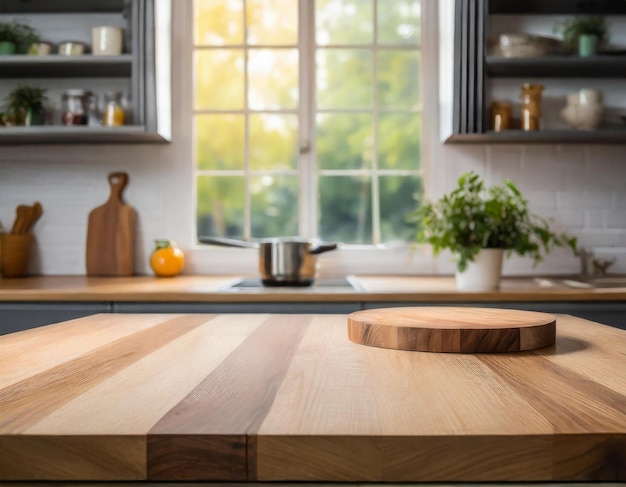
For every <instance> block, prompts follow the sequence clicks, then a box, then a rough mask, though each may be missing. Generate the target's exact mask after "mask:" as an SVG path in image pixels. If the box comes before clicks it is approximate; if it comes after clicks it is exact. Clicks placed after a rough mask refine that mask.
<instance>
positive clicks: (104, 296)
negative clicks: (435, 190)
mask: <svg viewBox="0 0 626 487" xmlns="http://www.w3.org/2000/svg"><path fill="white" fill-rule="evenodd" d="M240 279H241V277H240V276H179V277H175V278H157V277H148V276H137V277H123V278H111V277H107V278H94V277H91V278H89V277H80V276H67V277H62V276H61V277H59V276H50V277H29V278H22V279H0V302H3V301H4V302H8V301H12V302H16V301H19V302H31V301H39V302H42V301H52V302H54V301H72V302H75V301H83V302H84V301H91V302H97V301H107V302H159V301H161V302H219V303H233V302H267V303H271V302H355V301H359V302H374V301H376V302H410V301H418V300H419V301H425V302H459V301H467V302H487V301H490V302H494V301H496V302H503V301H508V302H512V301H626V288H613V289H575V288H569V287H566V286H560V287H559V286H555V287H542V286H540V285H539V284H537V283H536V282H535V280H534V279H532V278H505V279H503V281H502V286H501V289H500V290H498V291H488V292H462V291H458V290H457V289H456V285H455V282H454V278H453V277H448V276H356V280H357V282H358V283H359V284H360V287H361V288H362V290H358V291H357V290H343V289H332V288H322V287H320V288H318V287H312V288H263V289H257V290H255V289H238V290H227V288H228V287H229V285H230V284H232V283H235V282H237V281H238V280H240Z"/></svg>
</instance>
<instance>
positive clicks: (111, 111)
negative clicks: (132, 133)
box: [102, 92, 124, 127]
mask: <svg viewBox="0 0 626 487" xmlns="http://www.w3.org/2000/svg"><path fill="white" fill-rule="evenodd" d="M102 125H105V126H107V127H119V126H120V125H124V109H123V108H122V94H121V93H118V92H110V93H105V94H104V112H103V114H102Z"/></svg>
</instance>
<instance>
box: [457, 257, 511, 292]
mask: <svg viewBox="0 0 626 487" xmlns="http://www.w3.org/2000/svg"><path fill="white" fill-rule="evenodd" d="M503 254H504V250H502V249H482V250H481V251H480V252H479V253H478V255H477V256H476V257H475V258H474V260H473V261H470V262H468V263H467V269H465V271H463V272H459V271H456V287H457V289H458V290H459V291H493V290H495V289H498V288H499V287H500V275H501V274H502V258H503Z"/></svg>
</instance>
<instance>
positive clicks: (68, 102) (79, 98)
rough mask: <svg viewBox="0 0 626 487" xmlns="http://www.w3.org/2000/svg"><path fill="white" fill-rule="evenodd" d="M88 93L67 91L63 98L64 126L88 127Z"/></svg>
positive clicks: (62, 119)
mask: <svg viewBox="0 0 626 487" xmlns="http://www.w3.org/2000/svg"><path fill="white" fill-rule="evenodd" d="M86 105H87V92H86V91H85V90H67V91H65V92H63V95H62V97H61V112H62V114H63V115H62V117H61V122H62V123H63V125H87V106H86Z"/></svg>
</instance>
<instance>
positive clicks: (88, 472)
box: [0, 314, 626, 482]
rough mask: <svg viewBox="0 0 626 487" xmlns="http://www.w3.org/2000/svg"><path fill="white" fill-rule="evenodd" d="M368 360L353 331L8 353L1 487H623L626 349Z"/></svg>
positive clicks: (136, 339) (167, 320)
mask: <svg viewBox="0 0 626 487" xmlns="http://www.w3.org/2000/svg"><path fill="white" fill-rule="evenodd" d="M556 316H557V339H556V344H555V345H554V346H552V347H547V348H544V349H539V350H534V351H529V352H518V353H514V354H506V353H505V354H489V355H487V354H485V355H480V354H474V355H472V354H450V353H446V354H439V353H425V352H408V351H398V350H388V349H382V348H374V347H367V346H363V345H359V344H355V343H352V342H350V341H349V340H348V337H347V317H346V316H345V315H268V314H248V315H241V314H231V315H202V314H196V315H174V314H172V315H115V314H111V315H95V316H91V317H87V318H81V319H77V320H73V321H68V322H65V323H60V324H56V325H50V326H46V327H43V328H38V329H33V330H28V331H24V332H20V333H14V334H10V335H5V336H1V337H0V371H2V373H1V374H0V452H2V453H1V454H0V480H2V481H7V480H51V481H52V480H65V481H69V480H79V481H89V480H102V481H112V480H129V481H130V480H149V481H165V480H173V481H174V480H198V481H200V480H214V481H279V480H289V481H336V482H348V481H358V482H361V481H363V482H365V481H368V482H369V481H371V482H415V481H429V482H432V481H531V480H533V481H553V480H564V481H565V480H609V481H618V480H619V481H624V480H626V373H625V372H626V354H625V353H624V352H625V350H626V331H623V330H619V329H616V328H611V327H608V326H604V325H600V324H598V323H593V322H590V321H586V320H583V319H580V318H574V317H570V316H563V315H556Z"/></svg>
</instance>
